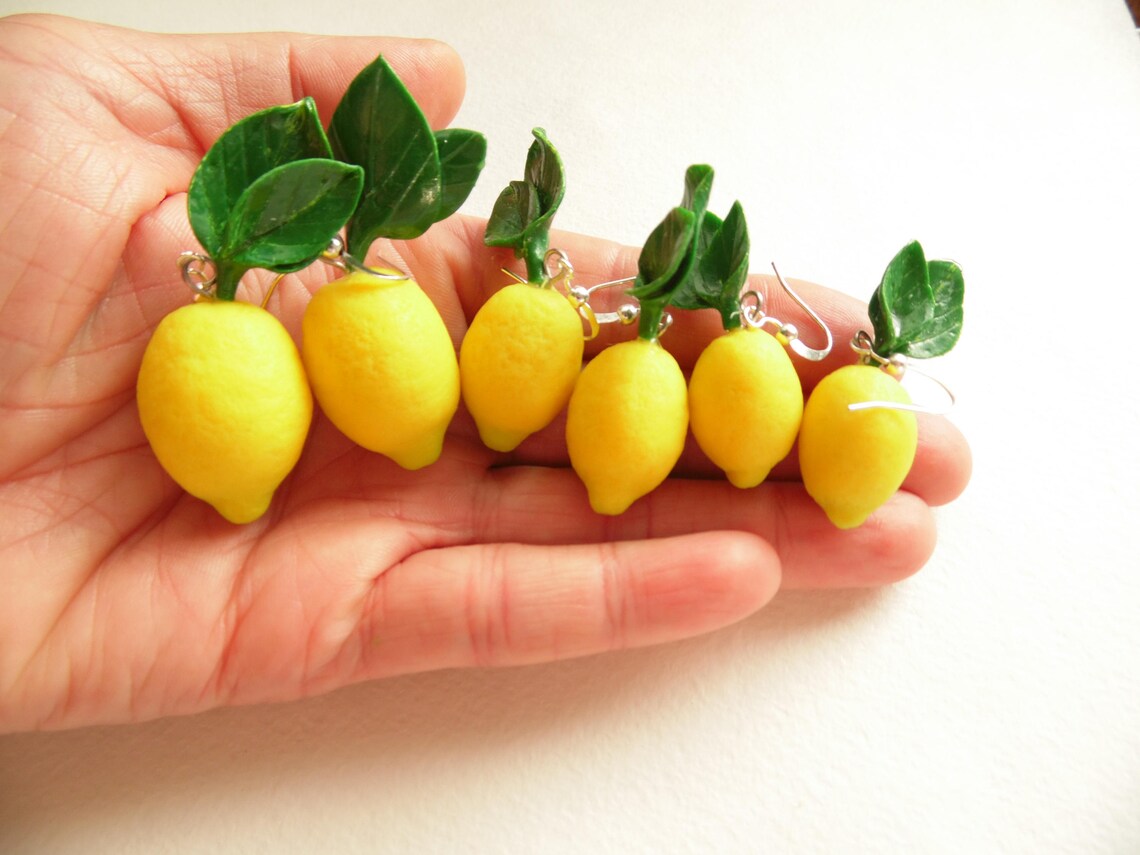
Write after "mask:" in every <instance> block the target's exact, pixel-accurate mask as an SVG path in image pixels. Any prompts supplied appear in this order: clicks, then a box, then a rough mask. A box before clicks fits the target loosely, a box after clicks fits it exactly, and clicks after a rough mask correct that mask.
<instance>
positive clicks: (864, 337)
mask: <svg viewBox="0 0 1140 855" xmlns="http://www.w3.org/2000/svg"><path fill="white" fill-rule="evenodd" d="M873 344H874V342H873V340H872V339H871V334H870V333H868V332H867V331H866V330H859V332H857V333H855V337H854V338H853V339H851V349H852V350H854V351H855V352H856V353H857V354H859V356H860V357H861V358H862V360H863V362H864V364H866V365H877V366H878V367H879V368H881V369H882V370H883V371H885V372H887V373H888V374H890V375H891V376H892V377H894V378H895V379H896V380H898V381H899V382H902V379H903V377H904V376H906V375H908V374H917V375H918V376H919V377H923V378H925V379H926V380H929V381H930V382H931V383H933V384H934V385H935V386H937V387H938V388H939V389H940V390H941V392H942V394H943V395H945V396H946V403H945V404H944V405H943V406H941V407H934V406H929V405H927V404H901V403H898V402H896V401H861V402H859V403H857V404H848V405H847V409H848V410H850V411H851V412H858V411H859V410H902V411H903V412H907V413H923V414H925V415H928V416H944V415H946V414H947V413H948V412H950V411H951V410H952V409H954V404H955V403H957V400H956V399H955V397H954V393H953V392H951V391H950V388H949V387H948V386H947V385H946V384H945V383H943V382H942V381H941V380H939V379H938V378H937V377H932V376H931V375H929V374H927V373H926V372H924V371H919V370H918V369H917V368H915V367H914V366H912V365H910V364H909V363H908V362H907V361H906V359H905V358H904V357H903V356H902V355H901V354H897V353H896V354H894V355H893V356H890V357H885V356H880V355H879V354H877V353H875V350H874V347H873Z"/></svg>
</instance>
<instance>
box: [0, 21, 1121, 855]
mask: <svg viewBox="0 0 1140 855" xmlns="http://www.w3.org/2000/svg"><path fill="white" fill-rule="evenodd" d="M699 5H700V4H673V3H669V4H665V3H653V2H649V0H646V2H639V3H629V4H619V3H615V2H612V0H611V2H591V3H586V2H577V3H575V4H572V5H571V4H555V3H548V4H543V3H538V2H524V0H511V2H503V3H496V4H475V3H465V2H459V0H453V2H439V3H422V2H421V3H404V4H396V3H387V4H385V3H377V2H374V0H373V2H368V3H357V2H348V0H342V2H340V3H339V4H337V5H336V7H335V13H336V14H335V16H334V15H333V14H332V13H333V11H334V7H332V6H329V5H327V4H314V3H304V4H302V3H299V2H282V3H278V4H274V5H272V6H265V5H263V4H256V6H257V11H254V4H240V7H239V4H235V3H233V2H232V1H231V0H226V2H222V0H198V2H196V3H194V4H191V5H190V6H182V5H181V4H180V7H179V9H178V10H177V11H176V10H175V8H174V7H173V6H171V7H167V6H164V5H160V4H157V3H151V4H135V3H131V2H128V0H106V2H103V3H100V4H98V7H96V6H95V4H91V3H85V2H82V0H71V2H67V1H66V0H55V2H50V0H44V2H32V3H22V4H20V3H14V2H11V0H0V10H4V11H17V10H18V9H22V10H30V9H39V10H54V11H60V12H65V13H70V14H74V15H78V16H81V17H98V18H100V19H103V20H108V21H112V22H116V23H126V24H132V25H134V26H137V27H140V28H147V29H166V30H196V31H207V30H238V29H292V30H310V31H326V32H333V31H338V32H367V33H389V34H398V35H403V34H407V35H428V36H434V37H437V38H441V39H444V40H446V41H449V42H451V43H452V44H453V45H454V46H455V47H456V48H457V49H458V50H459V51H460V53H461V54H462V55H463V56H464V58H465V60H466V62H467V66H468V102H467V104H466V105H465V106H464V108H463V110H462V112H461V113H460V115H459V116H458V118H457V120H456V124H457V125H460V126H464V127H472V128H478V129H481V130H483V131H485V132H486V133H487V134H488V136H489V138H490V141H491V146H492V148H491V152H490V159H489V163H488V168H487V170H486V172H485V173H484V177H483V178H482V180H481V182H480V185H479V187H478V188H477V190H476V192H475V194H474V196H473V197H472V199H471V201H470V202H469V204H468V205H467V208H466V209H467V210H469V211H473V212H481V213H485V212H486V211H487V210H489V208H490V204H491V201H492V200H493V198H494V196H495V194H496V193H497V191H498V189H499V188H500V187H501V186H502V185H503V184H505V182H506V181H507V180H509V179H510V178H513V177H515V172H517V168H518V164H519V161H520V158H521V156H522V152H523V150H524V149H525V146H526V144H527V134H528V132H529V129H530V127H531V126H532V125H536V124H541V125H544V126H545V127H546V128H547V129H548V130H549V131H550V133H551V136H552V138H553V139H555V140H557V141H558V143H559V145H560V148H561V150H562V153H563V156H564V158H565V160H566V163H567V168H568V171H569V181H570V192H569V194H568V196H567V200H566V203H565V205H564V207H563V209H562V211H561V212H560V213H559V217H558V223H559V226H560V227H562V228H569V229H574V230H579V231H587V232H593V233H598V234H603V235H606V236H610V237H614V238H616V239H619V240H624V241H626V242H630V243H639V242H640V241H641V240H642V239H643V238H644V236H645V234H646V233H647V232H648V230H649V229H650V228H651V227H652V226H653V224H655V223H656V222H657V220H658V219H659V218H660V216H661V215H662V213H663V211H664V210H666V209H667V208H668V207H669V206H671V205H673V204H675V203H676V201H677V200H678V199H679V194H680V190H681V176H682V173H683V169H684V167H685V166H686V165H688V164H689V163H692V162H698V161H704V162H708V163H711V164H713V165H714V166H715V167H716V169H717V189H716V191H715V192H714V197H713V209H714V210H725V209H727V207H728V205H729V204H730V203H731V201H732V200H733V199H734V198H740V199H741V200H742V202H743V203H744V205H745V208H746V210H747V211H748V215H749V223H750V230H751V232H752V234H753V240H754V243H755V252H754V258H755V259H757V261H758V263H759V262H760V261H763V260H766V259H767V258H769V257H772V258H776V259H778V261H779V262H780V264H781V269H782V270H783V271H784V272H785V273H787V274H789V275H794V276H798V277H803V278H811V279H815V280H816V281H820V282H824V283H827V284H830V285H833V286H835V287H839V288H842V289H845V290H849V291H850V292H851V293H855V294H859V295H861V296H865V292H866V290H867V289H868V288H869V287H873V285H874V283H875V282H876V281H877V278H878V275H879V273H880V272H881V269H882V267H883V265H884V264H885V262H886V260H887V259H889V258H890V256H891V254H892V253H893V252H894V251H895V250H897V249H898V247H900V246H901V245H902V244H903V243H904V242H906V241H907V240H909V239H910V238H912V237H918V238H919V239H921V240H922V241H923V243H924V245H925V246H926V248H927V251H928V252H929V254H930V255H931V256H932V257H942V256H950V257H953V258H955V259H956V260H958V261H959V262H960V263H961V264H962V265H963V268H964V270H965V273H966V282H967V289H968V301H967V307H966V310H967V315H966V318H967V321H966V323H967V326H966V331H965V334H964V337H963V340H962V343H961V345H960V347H959V349H958V350H956V351H955V352H954V354H953V355H951V356H950V357H948V358H947V359H944V360H940V361H939V363H938V365H937V366H936V370H937V372H938V374H939V375H940V377H942V378H943V379H945V380H946V381H947V382H948V383H950V385H951V386H952V387H953V388H954V389H955V391H956V393H957V394H958V396H959V398H960V405H959V407H958V409H957V411H956V414H955V416H954V418H955V420H956V421H957V422H958V424H959V425H960V426H961V427H962V428H963V429H964V430H965V431H966V433H967V435H968V436H969V437H970V439H971V442H972V445H973V448H974V452H975V474H974V478H973V482H972V484H971V486H970V488H969V490H968V491H967V493H966V494H965V495H964V496H963V497H962V498H961V499H960V500H959V501H958V502H956V503H955V504H954V505H951V506H950V507H948V508H946V509H944V510H943V511H941V512H940V515H939V521H940V528H941V541H940V544H939V547H938V551H937V553H936V554H935V556H934V558H933V560H932V561H931V562H930V564H929V565H928V567H927V568H926V569H925V570H924V571H923V572H922V573H920V574H919V575H918V576H916V577H914V578H913V579H911V580H909V581H907V582H905V583H903V584H900V585H897V586H895V587H893V588H890V589H886V590H882V591H877V592H838V593H811V594H793V595H788V594H784V595H780V596H779V597H778V598H777V600H776V602H775V603H774V604H773V606H772V607H770V608H769V609H768V610H766V611H765V612H764V613H762V614H760V615H758V616H757V617H755V618H754V619H751V620H749V621H747V622H745V623H743V624H741V625H738V626H736V627H733V628H730V629H728V630H725V631H722V632H720V633H717V634H715V635H712V636H709V637H705V638H702V639H697V640H694V641H691V642H686V643H681V644H675V645H670V646H668V647H665V648H659V649H654V650H647V651H637V652H630V653H623V654H618V655H608V656H602V657H597V658H594V659H588V660H581V661H576V662H569V663H563V664H558V665H552V666H544V667H534V668H527V669H520V670H514V671H501V672H465V673H436V674H425V675H419V676H414V677H408V678H401V679H396V680H391V681H388V682H383V683H376V684H371V685H364V686H359V687H356V688H353V689H349V690H346V691H342V692H339V693H336V694H334V695H331V696H327V697H324V698H317V699H313V700H310V701H307V702H303V703H297V704H291V705H284V706H278V707H263V708H249V709H240V710H225V711H218V712H214V713H209V714H206V715H201V716H197V717H193V718H185V719H173V720H165V721H159V722H154V723H151V724H145V725H141V726H131V727H118V728H99V729H92V730H85V731H77V732H70V733H59V734H46V735H18V736H10V737H5V738H2V739H0V851H3V852H9V853H11V852H20V853H23V852H33V853H40V852H51V853H69V852H82V853H91V852H116V853H143V852H146V853H154V852H203V851H212V852H252V851H274V852H318V851H335V852H341V853H345V852H538V851H542V852H575V853H578V852H758V851H764V852H797V853H799V852H852V851H866V852H971V853H988V852H1035V853H1040V852H1081V853H1087V852H1111V853H1125V852H1138V851H1140V808H1138V806H1140V736H1138V734H1137V731H1138V729H1140V689H1138V682H1137V664H1138V659H1140V656H1138V653H1140V621H1138V620H1137V617H1138V609H1137V605H1138V602H1137V601H1138V594H1140V585H1138V583H1137V573H1138V570H1137V561H1136V558H1135V553H1136V548H1135V545H1134V543H1133V542H1131V540H1130V535H1131V534H1133V533H1134V531H1135V518H1136V514H1137V511H1140V491H1138V487H1137V481H1138V480H1140V465H1138V464H1140V459H1138V455H1137V451H1136V448H1137V438H1136V436H1137V434H1136V430H1137V428H1136V425H1137V417H1138V415H1140V414H1138V407H1137V395H1136V388H1137V387H1136V380H1135V371H1136V368H1135V363H1134V358H1133V357H1134V353H1135V350H1136V348H1135V345H1134V341H1135V336H1136V325H1135V322H1136V308H1137V296H1136V295H1137V291H1138V288H1140V275H1138V274H1137V269H1138V267H1140V265H1138V255H1140V213H1138V212H1140V38H1137V35H1136V33H1135V32H1134V31H1133V30H1132V28H1131V21H1130V20H1129V17H1128V14H1127V11H1126V9H1125V6H1124V4H1123V2H1121V0H1067V1H1066V0H1049V1H1048V2H1028V0H1024V2H1022V0H971V2H958V3H944V2H932V0H929V1H928V0H910V1H909V2H903V0H900V2H893V3H892V2H886V0H876V2H865V3H844V2H838V0H834V2H823V0H821V2H811V3H808V2H799V3H780V2H777V0H764V1H763V2H759V0H752V2H748V0H740V2H732V3H723V4H719V5H712V6H709V7H708V8H709V11H707V12H705V13H703V14H700V15H693V14H692V12H691V10H693V9H696V8H699ZM96 8H97V9H98V11H96Z"/></svg>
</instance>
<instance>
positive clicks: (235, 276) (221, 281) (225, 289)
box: [214, 259, 248, 301]
mask: <svg viewBox="0 0 1140 855" xmlns="http://www.w3.org/2000/svg"><path fill="white" fill-rule="evenodd" d="M215 264H216V267H215V276H216V277H217V279H216V284H215V286H214V297H215V298H216V299H218V300H230V301H232V300H233V299H234V297H235V296H237V288H238V283H239V282H241V277H242V276H243V275H244V274H245V272H246V270H247V269H248V268H246V267H243V266H242V265H240V264H234V263H233V262H231V261H226V260H224V259H217V260H215Z"/></svg>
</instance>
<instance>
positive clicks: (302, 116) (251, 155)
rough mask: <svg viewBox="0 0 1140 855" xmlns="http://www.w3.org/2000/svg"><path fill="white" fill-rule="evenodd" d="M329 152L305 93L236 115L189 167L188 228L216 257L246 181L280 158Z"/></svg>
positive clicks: (288, 160)
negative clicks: (297, 98) (293, 100)
mask: <svg viewBox="0 0 1140 855" xmlns="http://www.w3.org/2000/svg"><path fill="white" fill-rule="evenodd" d="M331 156H332V151H331V149H330V147H329V141H328V139H327V137H326V136H325V132H324V129H323V128H322V127H321V121H320V117H319V116H318V115H317V108H316V105H315V104H314V103H313V100H312V99H311V98H305V99H304V100H302V101H298V102H297V103H296V104H290V105H288V106H284V107H271V108H269V109H267V110H262V111H260V112H257V113H254V114H253V115H251V116H248V117H246V118H245V119H242V120H241V121H239V122H237V123H236V124H234V125H233V126H232V127H231V128H229V129H228V130H227V131H226V132H225V133H223V134H222V135H221V136H220V137H219V138H218V140H217V142H215V143H214V145H213V146H211V147H210V150H209V151H207V152H206V154H205V156H204V157H203V158H202V162H201V163H200V164H199V165H198V169H197V170H196V171H195V172H194V177H193V178H192V180H191V181H190V187H189V190H188V193H187V211H188V214H189V218H190V227H191V228H192V229H193V230H194V234H195V236H196V237H197V238H198V241H199V242H200V243H201V244H202V247H203V248H204V249H205V250H206V252H207V253H209V254H210V255H211V256H214V257H215V258H217V257H218V256H219V255H220V254H221V249H222V240H223V235H224V234H225V231H226V223H227V222H228V220H229V218H230V212H231V211H232V210H233V209H234V206H235V205H236V204H237V201H238V199H240V198H241V196H242V194H243V193H245V191H246V190H247V189H248V188H249V186H250V185H251V184H253V183H254V182H255V181H256V180H257V179H258V178H260V177H261V176H263V175H264V174H265V173H267V172H269V171H270V170H272V169H276V168H277V167H279V166H283V165H284V164H286V163H291V162H293V161H296V160H304V159H308V158H315V157H331Z"/></svg>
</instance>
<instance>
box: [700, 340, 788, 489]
mask: <svg viewBox="0 0 1140 855" xmlns="http://www.w3.org/2000/svg"><path fill="white" fill-rule="evenodd" d="M803 410H804V396H803V389H802V387H801V386H800V378H799V375H798V374H796V369H795V367H794V366H793V365H792V361H791V359H789V358H788V354H787V351H785V350H784V348H783V347H782V346H781V345H780V343H779V342H778V341H777V340H776V338H775V337H774V336H771V335H769V334H768V333H766V332H763V331H762V330H758V329H751V328H748V327H742V328H738V329H734V330H732V331H731V332H728V333H726V334H724V335H722V336H720V337H718V338H716V339H713V341H712V342H711V343H710V344H709V345H708V347H706V348H705V350H704V352H703V353H701V356H700V358H699V359H698V360H697V364H696V365H695V366H694V367H693V375H692V378H691V379H690V380H689V416H690V420H691V425H692V430H693V436H694V438H695V439H696V440H697V444H698V445H700V447H701V450H702V451H704V453H705V454H706V455H708V458H709V459H710V460H711V461H712V462H713V463H715V464H716V465H717V466H719V467H720V468H721V469H723V470H724V471H725V474H726V475H727V476H728V480H729V481H731V482H732V483H733V484H735V485H736V486H737V487H742V488H747V487H755V486H756V485H757V484H759V483H760V482H761V481H763V480H764V479H765V478H767V477H768V473H769V472H770V471H771V469H772V467H773V466H775V465H776V464H777V463H779V462H780V461H781V460H783V459H784V458H785V457H786V456H787V455H788V452H789V451H791V450H792V445H793V444H794V443H795V441H796V433H797V432H798V431H799V429H800V419H801V417H802V416H803Z"/></svg>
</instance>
